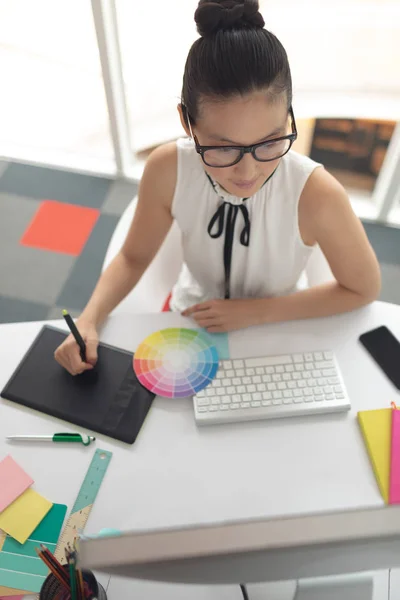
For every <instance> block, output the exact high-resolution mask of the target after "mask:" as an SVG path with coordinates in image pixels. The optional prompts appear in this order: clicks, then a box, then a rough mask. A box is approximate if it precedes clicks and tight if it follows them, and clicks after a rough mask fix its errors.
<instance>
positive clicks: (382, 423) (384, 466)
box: [358, 408, 392, 504]
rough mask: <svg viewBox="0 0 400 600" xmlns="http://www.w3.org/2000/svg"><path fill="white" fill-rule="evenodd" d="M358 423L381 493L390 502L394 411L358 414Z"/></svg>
mask: <svg viewBox="0 0 400 600" xmlns="http://www.w3.org/2000/svg"><path fill="white" fill-rule="evenodd" d="M358 421H359V423H360V427H361V431H362V434H363V437H364V441H365V445H366V447H367V450H368V454H369V458H370V461H371V465H372V468H373V471H374V474H375V478H376V481H377V483H378V486H379V489H380V492H381V494H382V497H383V499H384V501H385V502H386V504H387V503H388V502H389V471H390V442H391V427H392V409H391V408H379V409H376V410H364V411H360V412H359V413H358Z"/></svg>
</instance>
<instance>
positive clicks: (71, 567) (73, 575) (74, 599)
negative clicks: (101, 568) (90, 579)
mask: <svg viewBox="0 0 400 600" xmlns="http://www.w3.org/2000/svg"><path fill="white" fill-rule="evenodd" d="M68 565H69V578H70V584H71V600H77V596H76V568H75V567H76V563H75V558H74V557H73V556H70V557H69V559H68Z"/></svg>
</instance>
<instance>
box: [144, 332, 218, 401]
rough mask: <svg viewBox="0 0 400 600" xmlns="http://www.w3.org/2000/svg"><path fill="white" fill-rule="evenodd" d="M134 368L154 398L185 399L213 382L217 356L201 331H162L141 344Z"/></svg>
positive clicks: (214, 349) (153, 334)
mask: <svg viewBox="0 0 400 600" xmlns="http://www.w3.org/2000/svg"><path fill="white" fill-rule="evenodd" d="M133 368H134V371H135V373H136V375H137V378H138V379H139V381H140V383H141V384H142V385H143V386H144V387H145V388H147V389H148V390H150V391H151V392H153V393H154V394H157V395H159V396H164V397H165V398H186V397H188V396H193V395H194V394H197V392H199V391H200V390H202V389H203V388H205V387H206V386H207V385H208V384H209V383H211V381H212V380H213V379H214V377H215V375H216V373H217V370H218V352H217V349H216V347H215V346H213V345H212V344H210V342H209V341H208V340H207V338H206V336H204V335H202V333H201V332H199V331H194V330H193V329H184V328H179V327H177V328H168V329H161V330H160V331H156V332H155V333H152V334H151V335H149V336H148V337H147V338H146V339H145V340H143V342H142V343H141V344H140V346H139V347H138V349H137V350H136V353H135V356H134V359H133Z"/></svg>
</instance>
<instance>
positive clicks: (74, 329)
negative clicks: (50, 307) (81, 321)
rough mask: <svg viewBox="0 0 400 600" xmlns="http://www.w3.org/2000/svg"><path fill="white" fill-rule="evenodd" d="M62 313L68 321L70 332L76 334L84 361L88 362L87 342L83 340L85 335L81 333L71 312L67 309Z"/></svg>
mask: <svg viewBox="0 0 400 600" xmlns="http://www.w3.org/2000/svg"><path fill="white" fill-rule="evenodd" d="M62 314H63V317H64V319H65V322H66V323H67V325H68V327H69V330H70V332H71V333H72V335H73V336H74V338H75V341H76V343H77V344H78V346H79V348H80V355H81V359H82V360H83V362H86V344H85V342H84V341H83V337H82V336H81V334H80V333H79V331H78V328H77V326H76V325H75V323H74V321H73V319H72V317H71V315H70V314H69V312H68V311H67V310H63V311H62Z"/></svg>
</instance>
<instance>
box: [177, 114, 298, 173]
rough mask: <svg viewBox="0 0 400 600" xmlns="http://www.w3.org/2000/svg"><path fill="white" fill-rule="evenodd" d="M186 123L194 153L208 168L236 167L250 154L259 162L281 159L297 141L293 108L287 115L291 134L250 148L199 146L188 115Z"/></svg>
mask: <svg viewBox="0 0 400 600" xmlns="http://www.w3.org/2000/svg"><path fill="white" fill-rule="evenodd" d="M186 114H187V121H188V125H189V130H190V135H191V136H192V138H193V141H194V143H195V145H196V152H197V153H198V154H200V156H201V158H202V159H203V162H204V163H205V164H206V165H208V166H209V167H215V168H224V167H232V166H233V165H236V164H237V163H238V162H239V161H240V160H242V158H243V156H244V155H245V154H247V153H251V155H252V156H253V158H255V159H256V160H258V161H259V162H269V161H271V160H277V159H278V158H282V156H284V155H285V154H287V152H289V150H290V148H291V147H292V144H293V142H294V141H295V140H296V139H297V128H296V121H295V119H294V114H293V108H292V107H290V108H289V115H290V117H291V120H292V124H291V126H292V133H290V134H288V135H284V136H283V137H279V138H274V139H272V140H267V141H266V142H260V143H259V144H253V145H252V146H200V144H199V142H198V140H197V137H196V136H195V135H194V133H193V131H192V126H191V123H190V118H189V114H188V112H187V111H186Z"/></svg>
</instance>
